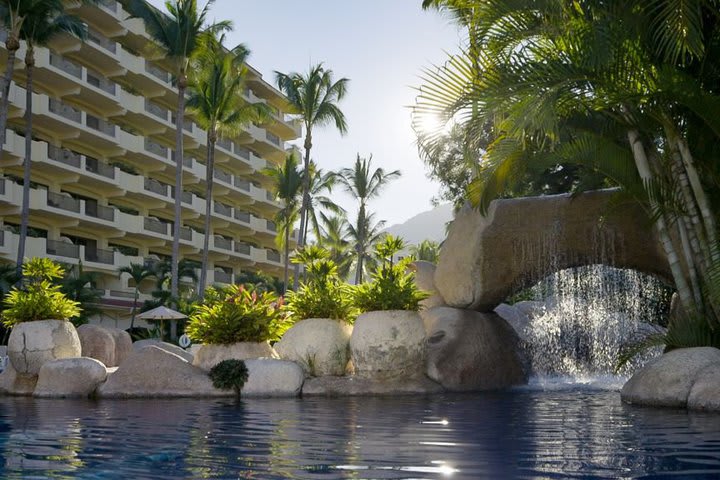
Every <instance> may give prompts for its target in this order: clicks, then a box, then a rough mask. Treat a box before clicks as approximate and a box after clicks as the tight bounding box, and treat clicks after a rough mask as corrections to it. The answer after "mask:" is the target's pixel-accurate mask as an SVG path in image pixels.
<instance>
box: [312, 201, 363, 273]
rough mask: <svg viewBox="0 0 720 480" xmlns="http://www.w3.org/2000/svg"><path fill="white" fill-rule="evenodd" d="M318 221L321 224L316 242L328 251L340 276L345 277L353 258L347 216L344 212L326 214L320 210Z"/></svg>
mask: <svg viewBox="0 0 720 480" xmlns="http://www.w3.org/2000/svg"><path fill="white" fill-rule="evenodd" d="M320 221H321V222H322V225H321V230H320V235H319V236H318V238H317V242H318V244H319V245H320V246H321V247H323V248H325V249H326V250H327V251H328V252H329V253H330V260H332V261H333V262H335V265H337V267H338V275H339V276H340V278H343V279H347V278H348V276H349V275H350V269H351V266H352V263H353V258H354V255H353V250H352V247H351V245H350V239H349V237H348V227H349V224H348V221H347V218H346V217H345V214H344V213H342V214H335V215H333V216H327V215H325V213H323V212H320Z"/></svg>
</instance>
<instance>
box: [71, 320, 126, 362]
mask: <svg viewBox="0 0 720 480" xmlns="http://www.w3.org/2000/svg"><path fill="white" fill-rule="evenodd" d="M77 333H78V337H79V338H80V346H81V349H82V356H83V357H89V358H94V359H96V360H99V361H101V362H102V363H103V364H104V365H106V366H108V367H115V366H117V362H116V361H115V337H114V336H113V335H112V333H110V332H108V331H107V330H106V329H105V328H103V327H101V326H100V325H91V324H89V323H88V324H85V325H80V326H79V327H78V328H77Z"/></svg>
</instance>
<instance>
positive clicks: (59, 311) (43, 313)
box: [2, 258, 80, 327]
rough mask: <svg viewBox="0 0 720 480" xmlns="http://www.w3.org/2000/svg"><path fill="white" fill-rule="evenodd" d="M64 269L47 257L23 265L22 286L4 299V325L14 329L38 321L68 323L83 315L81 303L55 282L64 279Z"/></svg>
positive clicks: (34, 259) (14, 289) (11, 291)
mask: <svg viewBox="0 0 720 480" xmlns="http://www.w3.org/2000/svg"><path fill="white" fill-rule="evenodd" d="M63 274H64V270H63V268H62V267H61V266H60V265H58V264H57V263H55V262H53V261H52V260H50V259H48V258H33V259H31V260H29V261H28V262H26V263H25V265H23V277H24V281H23V285H22V287H20V288H16V287H13V289H12V290H10V293H8V294H7V296H6V297H5V310H4V311H3V313H2V322H3V324H4V325H5V326H6V327H12V326H13V325H16V324H18V323H21V322H31V321H35V320H48V319H56V320H69V319H71V318H74V317H77V316H78V315H80V308H79V303H78V302H75V301H73V300H70V299H69V298H67V297H66V296H65V294H63V293H62V292H61V291H60V286H59V285H53V283H52V282H53V280H57V279H60V278H62V276H63Z"/></svg>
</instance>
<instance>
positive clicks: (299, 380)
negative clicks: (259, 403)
mask: <svg viewBox="0 0 720 480" xmlns="http://www.w3.org/2000/svg"><path fill="white" fill-rule="evenodd" d="M245 365H246V366H247V369H248V381H247V383H245V386H244V387H243V389H242V392H241V394H242V396H243V397H297V396H298V395H300V391H301V389H302V386H303V381H304V380H305V374H304V373H303V369H302V368H300V365H298V364H297V363H295V362H290V361H288V360H277V359H274V358H257V359H250V360H245Z"/></svg>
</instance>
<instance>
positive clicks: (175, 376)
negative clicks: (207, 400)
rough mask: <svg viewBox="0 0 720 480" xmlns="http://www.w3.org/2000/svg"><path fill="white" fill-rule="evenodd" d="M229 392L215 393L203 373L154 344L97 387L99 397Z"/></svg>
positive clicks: (126, 362) (219, 394)
mask: <svg viewBox="0 0 720 480" xmlns="http://www.w3.org/2000/svg"><path fill="white" fill-rule="evenodd" d="M232 395H235V392H233V391H232V390H218V389H217V388H215V387H213V384H212V381H210V377H208V375H207V373H206V372H204V371H203V370H201V369H199V368H198V367H195V366H193V365H191V364H190V363H188V361H187V360H185V359H184V358H182V357H180V356H179V355H176V354H174V353H170V352H168V351H167V350H164V349H162V348H160V347H158V346H156V345H148V346H145V347H143V348H141V349H139V350H136V351H135V352H134V353H132V354H131V355H130V356H129V357H128V358H126V359H125V361H124V362H123V363H122V365H120V366H119V367H118V369H117V371H115V373H113V374H111V375H110V376H109V377H108V379H107V381H106V382H105V383H104V384H102V385H101V386H100V388H98V396H99V397H101V398H131V397H139V398H143V397H220V396H232Z"/></svg>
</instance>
